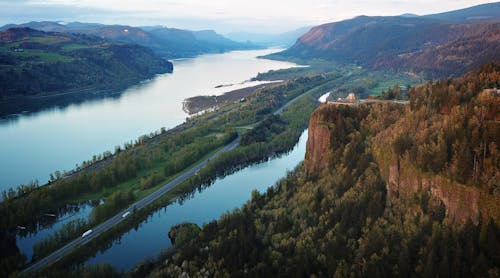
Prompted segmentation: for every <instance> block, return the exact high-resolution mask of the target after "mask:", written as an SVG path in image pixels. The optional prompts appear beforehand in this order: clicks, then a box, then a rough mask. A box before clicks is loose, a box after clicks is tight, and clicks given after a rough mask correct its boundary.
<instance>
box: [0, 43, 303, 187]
mask: <svg viewBox="0 0 500 278" xmlns="http://www.w3.org/2000/svg"><path fill="white" fill-rule="evenodd" d="M275 51H278V50H277V49H274V50H272V49H266V50H252V51H234V52H229V53H224V54H209V55H202V56H199V57H197V58H193V59H182V60H176V61H173V62H174V73H173V74H163V75H159V76H157V77H155V78H153V79H152V80H150V81H149V82H146V83H143V84H141V85H138V86H134V87H131V88H129V89H127V90H125V92H124V93H123V94H121V95H120V96H119V97H114V98H106V99H98V100H91V101H84V102H83V103H79V104H72V105H69V106H65V107H63V108H61V107H56V108H51V109H46V110H43V111H41V112H36V113H31V114H30V113H25V114H21V115H19V116H17V117H9V118H3V119H0V190H5V189H8V188H9V187H11V186H17V185H19V184H24V183H28V182H29V181H31V180H34V179H38V180H39V181H40V183H41V184H44V183H45V182H46V181H47V180H48V177H49V174H50V173H53V172H54V171H56V170H71V169H72V168H74V167H75V164H77V163H78V164H79V163H81V162H82V161H84V160H88V159H91V158H92V155H94V154H99V153H102V152H104V151H106V150H111V151H112V150H113V149H114V147H115V146H116V145H122V144H123V143H125V142H130V141H131V140H134V139H136V138H137V137H139V136H141V135H143V134H149V133H150V132H152V131H155V130H159V129H160V128H161V127H166V128H172V127H174V126H176V125H178V124H180V123H182V122H183V121H184V120H185V118H186V116H187V115H186V114H185V113H184V112H183V111H182V101H183V100H184V99H185V98H188V97H192V96H196V95H213V94H222V93H223V92H226V91H230V90H233V89H239V88H242V87H245V86H250V85H256V83H255V82H245V81H247V80H249V79H250V78H252V77H254V76H255V75H257V73H259V72H266V71H269V70H277V69H282V68H290V67H294V66H296V65H295V64H293V63H287V62H279V61H271V60H266V59H257V56H260V55H265V54H268V53H271V52H275ZM228 84H234V85H232V86H224V87H221V88H215V87H216V86H218V85H228Z"/></svg>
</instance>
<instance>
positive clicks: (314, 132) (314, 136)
mask: <svg viewBox="0 0 500 278" xmlns="http://www.w3.org/2000/svg"><path fill="white" fill-rule="evenodd" d="M322 107H324V106H322ZM322 107H320V108H318V109H316V110H315V111H314V113H313V114H312V116H311V119H310V120H309V131H308V140H307V146H306V158H305V160H304V167H305V170H306V173H307V174H308V175H312V174H318V173H320V172H321V171H322V170H323V169H326V168H328V154H329V152H330V130H329V128H328V125H327V124H325V121H324V119H323V117H322V115H323V112H322Z"/></svg>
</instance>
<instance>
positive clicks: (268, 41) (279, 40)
mask: <svg viewBox="0 0 500 278" xmlns="http://www.w3.org/2000/svg"><path fill="white" fill-rule="evenodd" d="M309 29H311V27H302V28H298V29H295V30H292V31H289V32H284V33H277V34H265V33H249V32H236V33H228V34H225V36H226V37H228V38H229V39H231V40H234V41H237V42H242V43H245V42H250V43H252V44H256V45H261V46H266V47H273V46H278V47H290V46H292V45H293V44H294V43H295V42H296V41H297V39H298V38H299V37H300V36H302V35H304V34H305V33H307V31H309Z"/></svg>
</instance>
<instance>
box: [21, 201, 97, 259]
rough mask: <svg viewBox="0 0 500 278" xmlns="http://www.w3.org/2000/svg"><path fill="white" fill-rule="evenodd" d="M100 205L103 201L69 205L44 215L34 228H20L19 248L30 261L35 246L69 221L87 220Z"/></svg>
mask: <svg viewBox="0 0 500 278" xmlns="http://www.w3.org/2000/svg"><path fill="white" fill-rule="evenodd" d="M100 203H102V201H101V202H98V203H92V202H90V201H89V202H84V203H81V204H78V205H68V206H66V207H65V208H61V209H60V211H58V212H55V213H51V212H49V213H46V214H44V215H43V218H42V219H39V221H38V222H37V223H35V224H33V226H27V227H22V228H18V232H17V236H16V243H17V247H18V248H19V250H20V251H21V253H23V254H25V255H26V257H27V259H28V261H30V260H31V257H32V256H33V244H35V243H36V242H38V241H40V240H42V239H44V238H46V237H48V236H49V235H51V234H53V233H54V232H56V231H58V230H60V229H61V227H62V226H63V225H64V224H66V223H68V222H69V221H72V220H76V219H78V218H82V219H84V220H87V219H88V216H89V214H90V212H91V211H92V208H93V207H94V206H95V205H98V204H100ZM23 228H26V229H23Z"/></svg>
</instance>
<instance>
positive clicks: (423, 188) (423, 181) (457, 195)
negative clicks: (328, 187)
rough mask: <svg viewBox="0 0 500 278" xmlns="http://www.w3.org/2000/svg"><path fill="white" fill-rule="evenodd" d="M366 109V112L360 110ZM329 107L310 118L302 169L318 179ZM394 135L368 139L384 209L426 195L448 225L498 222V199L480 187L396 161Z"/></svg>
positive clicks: (326, 150) (323, 166)
mask: <svg viewBox="0 0 500 278" xmlns="http://www.w3.org/2000/svg"><path fill="white" fill-rule="evenodd" d="M360 109H366V108H360ZM332 111H334V110H332V105H328V104H324V105H322V106H321V107H319V108H318V109H317V110H316V111H315V112H314V113H313V114H312V116H311V119H310V122H309V139H308V141H307V150H306V157H305V161H304V167H305V171H306V173H307V175H309V176H314V175H321V174H322V173H326V171H328V169H329V167H330V163H331V162H330V159H335V158H334V157H331V156H332V155H331V154H332V146H331V142H333V141H332V140H334V139H332V138H333V136H336V135H335V134H334V133H331V130H332V129H333V127H332V125H333V124H332V123H330V122H328V120H327V119H328V113H332ZM392 133H393V131H392V130H391V128H388V129H386V130H384V131H382V132H380V133H379V134H378V135H377V136H375V137H373V138H372V139H371V144H372V153H373V155H374V157H375V159H376V160H377V163H378V165H379V168H380V173H381V174H382V176H383V177H384V179H385V180H386V188H387V198H386V200H387V207H388V208H390V207H391V206H392V205H393V204H395V203H397V202H404V201H405V200H409V199H410V198H413V197H414V196H415V193H427V194H429V195H430V197H431V199H432V201H433V202H434V203H440V204H442V205H443V206H444V208H445V218H446V221H448V222H449V223H450V224H454V225H455V224H456V225H461V224H465V223H467V222H472V223H474V224H478V223H479V222H480V220H481V218H482V217H484V218H485V219H486V218H488V217H492V218H493V219H494V220H495V222H497V223H498V222H500V211H498V209H496V208H498V207H500V197H499V196H498V195H495V194H490V193H489V192H487V190H484V189H482V188H480V187H476V186H471V185H464V184H461V183H459V182H457V181H454V180H452V179H450V178H448V177H445V176H443V175H439V174H433V173H428V172H423V171H421V170H419V169H418V168H416V167H415V166H414V165H413V163H411V161H409V159H408V157H407V155H405V156H403V157H401V158H399V161H398V158H397V157H396V154H395V153H394V152H393V150H392V148H391V142H392V141H391V140H392V139H391V138H392V135H391V134H392Z"/></svg>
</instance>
